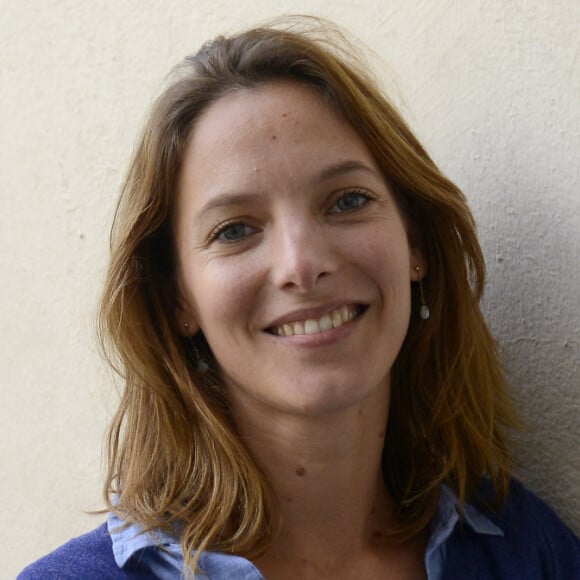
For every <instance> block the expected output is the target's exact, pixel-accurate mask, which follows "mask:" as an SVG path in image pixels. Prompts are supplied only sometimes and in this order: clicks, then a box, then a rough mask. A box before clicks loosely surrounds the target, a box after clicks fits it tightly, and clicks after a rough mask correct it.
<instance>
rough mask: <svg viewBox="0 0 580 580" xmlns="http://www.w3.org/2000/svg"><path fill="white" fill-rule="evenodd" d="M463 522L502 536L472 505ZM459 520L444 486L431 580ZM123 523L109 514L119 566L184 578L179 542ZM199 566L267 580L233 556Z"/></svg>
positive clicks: (215, 575)
mask: <svg viewBox="0 0 580 580" xmlns="http://www.w3.org/2000/svg"><path fill="white" fill-rule="evenodd" d="M463 515H464V522H465V523H466V524H467V525H468V526H469V527H470V528H471V529H472V530H473V531H474V532H476V533H478V534H485V535H492V536H503V531H502V530H500V529H499V528H498V527H497V526H496V525H495V524H493V523H492V522H491V520H490V519H489V518H487V517H486V516H485V515H483V514H482V513H481V512H480V511H479V510H477V509H476V508H475V507H473V506H472V505H470V504H466V505H465V508H464V511H463ZM459 519H460V510H459V502H458V500H457V497H456V496H455V494H454V493H453V492H452V491H451V489H450V488H449V487H447V486H445V485H443V486H442V487H441V493H440V496H439V504H438V506H437V512H436V514H435V516H434V518H433V521H432V522H431V533H430V537H429V542H428V544H427V549H426V550H425V568H426V570H427V578H428V580H441V578H442V577H443V571H444V568H445V558H446V546H445V542H446V541H447V539H448V538H449V537H450V536H451V534H452V533H453V530H454V529H455V526H456V525H457V523H458V522H459ZM123 523H124V522H123V520H121V519H119V518H118V517H117V516H115V515H114V514H109V519H108V523H107V527H108V530H109V533H110V534H111V538H112V541H113V554H114V556H115V561H116V562H117V565H118V566H119V567H120V568H122V567H123V566H125V564H126V563H127V562H128V561H129V560H130V559H131V558H136V559H138V560H139V565H140V567H142V568H143V569H144V570H147V571H148V572H149V573H150V574H152V575H154V576H155V577H156V578H160V579H161V580H176V579H180V578H183V577H184V576H183V561H184V558H183V552H182V550H181V544H180V542H179V540H178V539H177V538H176V537H174V536H172V535H170V534H167V533H165V532H160V531H153V532H150V533H146V534H144V533H143V529H142V528H141V527H140V526H139V525H138V524H132V525H130V526H128V527H127V528H125V529H122V530H120V529H119V528H120V527H121V526H122V525H123ZM199 567H200V568H201V569H202V570H203V571H204V572H205V575H204V576H203V577H200V576H197V575H196V576H195V579H196V580H201V579H202V578H204V579H209V580H225V579H227V580H264V577H263V576H262V574H261V573H260V571H259V570H258V569H257V568H256V567H255V566H254V564H252V563H251V562H250V561H249V560H246V559H245V558H242V557H240V556H234V555H232V554H223V553H220V552H204V553H203V554H202V555H201V558H200V560H199Z"/></svg>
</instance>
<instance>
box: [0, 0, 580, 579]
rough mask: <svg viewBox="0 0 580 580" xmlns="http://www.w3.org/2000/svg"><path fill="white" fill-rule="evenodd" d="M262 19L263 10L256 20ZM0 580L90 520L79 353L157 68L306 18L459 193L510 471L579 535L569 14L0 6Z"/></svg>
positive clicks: (364, 5) (205, 4) (88, 383)
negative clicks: (330, 26)
mask: <svg viewBox="0 0 580 580" xmlns="http://www.w3.org/2000/svg"><path fill="white" fill-rule="evenodd" d="M272 6H275V8H273V7H272ZM0 8H1V10H0V12H1V14H2V17H1V18H0V49H1V50H0V88H1V90H0V135H1V139H0V176H1V181H0V247H1V250H0V272H1V280H2V282H1V284H0V356H1V360H0V373H1V378H2V383H1V384H2V397H1V404H0V429H2V433H1V436H0V460H1V466H2V478H1V480H0V486H1V487H0V498H1V499H0V513H1V514H2V526H1V527H0V545H1V546H2V547H3V550H2V551H3V556H2V565H1V571H0V577H2V578H4V577H5V578H12V577H14V575H15V574H16V573H17V572H18V571H19V570H20V569H21V568H22V567H23V566H24V565H25V564H26V563H28V562H30V561H32V560H33V559H35V558H37V557H39V556H41V555H42V554H44V553H46V552H47V551H49V550H51V549H53V548H55V547H56V546H57V545H59V544H61V543H62V542H64V541H65V540H67V539H68V538H69V537H71V536H73V535H77V534H80V533H82V532H84V531H87V530H89V529H92V528H93V527H95V526H96V525H97V523H98V522H99V521H100V518H98V517H94V516H89V515H87V514H86V513H85V511H86V510H91V509H96V508H99V507H102V504H101V499H100V498H101V495H100V494H101V481H102V464H101V451H102V440H103V434H104V430H105V426H106V423H107V420H108V418H109V417H110V414H111V412H112V410H113V409H114V406H115V400H116V395H115V392H114V389H113V388H112V377H111V374H110V373H109V371H108V370H107V369H106V368H105V367H104V365H103V364H102V363H101V362H100V360H99V358H98V355H97V351H96V347H95V341H94V338H93V336H94V333H93V318H94V312H95V304H96V300H97V296H98V292H99V288H100V285H101V280H102V275H103V270H104V267H105V263H106V259H107V251H108V250H107V243H108V240H107V235H108V228H109V225H110V221H111V217H112V211H113V206H114V200H115V198H116V195H117V192H118V190H119V186H120V183H121V181H122V179H123V176H124V173H125V170H126V166H127V162H128V159H129V157H130V154H131V151H132V148H133V146H134V143H135V141H136V137H137V134H138V132H139V130H140V128H141V125H142V122H143V120H144V118H145V114H146V111H147V110H148V107H149V105H150V104H151V101H152V99H153V98H154V97H155V96H156V95H157V94H158V93H159V91H160V89H161V88H162V86H163V82H164V78H165V75H166V74H167V73H168V71H169V70H170V69H171V67H172V66H173V65H174V64H176V63H177V62H178V61H179V60H181V58H182V57H183V56H185V55H186V54H188V53H191V52H194V51H195V50H197V48H198V47H199V46H200V44H201V43H202V42H203V41H205V40H206V39H208V38H210V37H212V36H214V35H216V34H218V33H223V32H231V31H236V30H239V29H241V28H243V27H245V26H246V25H249V24H254V23H256V22H257V21H262V20H264V19H266V18H269V17H273V16H277V15H280V14H284V13H314V14H318V15H321V16H325V17H328V18H331V19H333V20H335V21H336V22H338V23H339V24H341V25H343V26H345V27H346V28H348V29H349V30H350V31H351V32H353V33H354V34H355V35H356V36H358V37H359V38H360V39H361V40H362V41H363V42H365V43H366V44H367V45H368V46H370V47H371V49H372V50H373V51H374V52H375V53H376V55H375V57H374V58H373V61H374V64H375V68H376V69H377V72H378V74H379V76H380V77H381V79H382V80H383V81H384V84H385V86H386V87H387V89H388V91H389V93H390V94H391V96H392V98H393V99H394V100H395V102H397V103H398V104H399V105H400V107H401V109H402V111H403V113H404V115H405V116H406V117H407V119H408V120H409V122H410V124H411V125H412V127H413V128H414V129H415V131H416V132H417V134H418V136H419V138H420V139H422V140H423V142H424V144H425V145H426V146H427V148H428V150H429V151H430V152H431V153H432V155H433V156H434V158H435V160H436V161H437V162H438V164H439V165H440V166H441V167H442V169H443V170H444V171H445V172H446V173H447V174H448V175H449V176H450V177H451V178H452V179H453V180H455V181H456V182H457V183H458V184H459V185H460V186H461V187H462V188H463V189H464V191H465V192H466V194H467V196H468V198H469V200H470V202H471V205H472V208H473V210H474V213H475V216H476V219H477V221H478V224H479V231H480V235H481V240H482V244H483V247H484V251H485V254H486V259H487V262H488V268H489V284H488V287H487V292H486V295H485V301H484V308H485V311H486V314H487V317H488V320H489V323H490V326H491V328H492V330H493V332H494V333H495V334H496V336H497V337H498V340H499V342H500V344H501V347H502V352H503V355H504V360H505V365H506V369H507V371H508V374H509V377H510V380H511V382H512V384H513V387H514V393H515V396H516V399H517V401H518V405H519V407H520V409H521V411H522V414H523V416H524V418H525V419H526V420H527V421H528V425H529V431H528V432H527V433H526V434H524V435H523V436H521V437H520V439H519V445H518V452H517V458H518V460H519V462H520V464H521V468H520V471H519V473H520V475H521V477H522V478H523V479H524V481H525V482H526V483H527V484H528V486H529V487H530V488H532V489H533V490H535V491H537V492H538V493H539V494H540V495H541V496H542V497H544V498H545V499H546V500H547V501H548V502H549V503H550V504H551V505H552V506H553V507H554V509H555V510H556V511H557V512H558V513H559V514H560V515H561V517H562V518H563V519H564V520H565V521H566V522H568V524H569V525H571V526H572V527H573V528H574V529H575V530H576V532H579V531H580V505H579V504H580V469H579V467H580V454H579V451H578V442H579V441H580V438H579V434H580V433H579V431H580V429H579V421H578V416H579V415H580V413H579V402H578V401H579V396H578V395H579V393H580V362H579V361H580V291H579V282H580V280H579V275H578V270H579V266H580V259H579V255H580V195H579V192H578V184H579V179H578V177H579V167H580V164H579V162H578V160H579V153H580V112H579V108H578V95H580V47H579V42H578V29H579V28H580V3H578V2H577V1H576V0H528V1H518V0H461V1H459V0H455V1H443V0H407V1H406V2H401V1H400V0H396V1H391V0H383V1H380V2H379V1H371V0H332V1H330V0H328V1H322V0H321V1H319V2H314V1H310V2H306V1H298V0H294V1H291V0H279V1H278V2H275V3H274V2H271V0H246V1H244V2H241V1H239V0H211V1H208V0H195V1H193V0H191V1H186V0H169V1H167V0H165V1H163V2H161V1H158V2H139V1H137V0H130V1H129V0H128V1H113V0H110V1H103V0H91V1H88V0H67V1H65V0H53V1H40V0H37V1H33V0H1V1H0Z"/></svg>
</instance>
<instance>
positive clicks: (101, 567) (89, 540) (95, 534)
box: [18, 524, 143, 580]
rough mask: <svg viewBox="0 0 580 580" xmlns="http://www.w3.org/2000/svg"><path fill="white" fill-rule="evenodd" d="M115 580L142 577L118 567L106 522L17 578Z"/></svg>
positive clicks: (32, 565) (39, 579)
mask: <svg viewBox="0 0 580 580" xmlns="http://www.w3.org/2000/svg"><path fill="white" fill-rule="evenodd" d="M57 578H58V579H59V580H61V579H62V580H72V579H80V578H82V579H83V580H91V579H93V578H94V579H97V578H98V579H99V580H113V579H116V578H120V579H123V578H143V575H138V574H136V573H134V572H131V571H130V570H125V569H121V568H119V567H118V566H117V564H116V562H115V559H114V556H113V546H112V542H111V537H110V535H109V533H108V532H107V526H106V524H103V525H102V526H99V527H98V528H97V529H96V530H93V531H92V532H89V533H88V534H84V535H83V536H79V537H78V538H74V539H72V540H70V541H69V542H67V543H66V544H64V545H63V546H61V547H60V548H57V549H56V550H54V552H51V553H50V554H48V555H46V556H44V557H43V558H41V559H40V560H37V561H36V562H34V563H33V564H30V566H28V567H27V568H25V569H24V570H23V571H22V572H21V573H20V575H19V576H18V580H41V579H42V580H50V579H55V580H56V579H57Z"/></svg>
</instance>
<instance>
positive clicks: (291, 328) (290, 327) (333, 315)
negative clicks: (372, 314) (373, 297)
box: [268, 304, 364, 336]
mask: <svg viewBox="0 0 580 580" xmlns="http://www.w3.org/2000/svg"><path fill="white" fill-rule="evenodd" d="M363 312H364V307H363V306H361V305H358V304H349V305H348V306H341V307H339V308H335V309H334V310H331V311H330V312H328V313H327V314H324V315H323V316H321V317H320V318H318V319H316V320H315V319H308V320H297V321H295V322H287V323H285V324H282V325H280V326H273V327H271V328H269V329H268V332H270V333H271V334H274V335H276V336H301V335H304V334H320V333H321V332H326V331H328V330H332V329H333V328H338V327H339V326H342V325H343V324H346V323H347V322H350V321H351V320H354V319H355V318H357V317H359V316H360V315H361V314H362V313H363Z"/></svg>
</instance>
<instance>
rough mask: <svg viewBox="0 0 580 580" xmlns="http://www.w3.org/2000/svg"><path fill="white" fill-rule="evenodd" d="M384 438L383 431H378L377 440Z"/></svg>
mask: <svg viewBox="0 0 580 580" xmlns="http://www.w3.org/2000/svg"><path fill="white" fill-rule="evenodd" d="M384 436H385V432H384V431H379V439H382V438H383V437H384Z"/></svg>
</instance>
